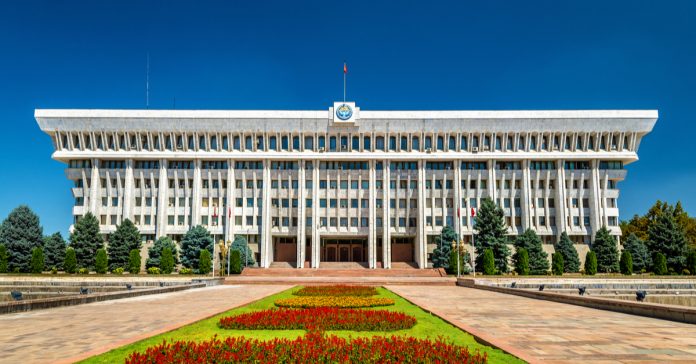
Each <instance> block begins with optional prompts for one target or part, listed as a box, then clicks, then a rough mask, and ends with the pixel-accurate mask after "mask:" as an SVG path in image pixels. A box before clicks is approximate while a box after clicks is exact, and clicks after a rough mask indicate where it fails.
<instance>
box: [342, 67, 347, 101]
mask: <svg viewBox="0 0 696 364" xmlns="http://www.w3.org/2000/svg"><path fill="white" fill-rule="evenodd" d="M346 73H348V71H347V70H346V62H343V102H346Z"/></svg>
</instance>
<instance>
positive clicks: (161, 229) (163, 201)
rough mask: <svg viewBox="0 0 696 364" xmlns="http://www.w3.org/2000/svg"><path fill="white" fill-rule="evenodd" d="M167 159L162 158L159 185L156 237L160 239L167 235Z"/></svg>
mask: <svg viewBox="0 0 696 364" xmlns="http://www.w3.org/2000/svg"><path fill="white" fill-rule="evenodd" d="M168 189H169V185H168V183H167V160H166V159H162V160H160V169H159V186H157V205H156V206H157V207H156V208H157V215H156V216H157V228H156V230H155V231H156V237H155V238H157V239H159V238H160V237H162V236H165V235H167V190H168Z"/></svg>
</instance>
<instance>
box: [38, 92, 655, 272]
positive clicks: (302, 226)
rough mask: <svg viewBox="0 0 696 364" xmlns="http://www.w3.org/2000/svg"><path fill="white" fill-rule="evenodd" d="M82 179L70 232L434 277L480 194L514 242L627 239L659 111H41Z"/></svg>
mask: <svg viewBox="0 0 696 364" xmlns="http://www.w3.org/2000/svg"><path fill="white" fill-rule="evenodd" d="M35 117H36V120H37V122H38V124H39V126H40V128H41V130H43V131H44V132H45V133H47V134H48V135H50V136H51V139H52V141H53V144H54V147H55V152H54V153H53V158H54V159H56V160H58V161H61V162H64V163H66V165H67V169H66V174H67V177H68V178H69V179H70V180H71V181H73V183H74V187H73V188H72V194H73V196H74V198H75V204H74V207H73V209H72V213H73V216H74V220H75V221H77V220H78V219H79V218H80V217H81V216H83V215H84V214H85V213H87V212H92V213H93V214H94V215H95V216H96V217H97V218H98V219H99V221H100V224H101V225H100V228H101V231H102V233H104V234H109V233H110V232H113V231H114V230H115V228H116V225H117V224H120V222H121V221H123V220H124V219H126V218H128V219H130V220H131V221H133V222H134V223H135V225H136V226H137V227H138V228H139V229H140V232H141V234H142V235H143V237H144V240H148V241H150V240H155V239H156V238H158V237H161V236H164V235H167V236H170V237H172V238H173V239H174V240H175V241H180V240H181V237H182V236H183V235H184V234H185V233H186V232H187V231H188V230H189V229H190V228H191V227H192V226H196V225H204V226H205V227H206V228H207V229H208V230H209V231H210V232H211V234H213V235H214V237H215V239H216V241H219V240H224V241H231V240H232V239H233V238H234V236H236V235H244V236H246V237H247V239H248V241H249V243H250V246H251V247H252V249H253V250H254V252H255V254H256V256H257V258H258V259H257V261H258V262H259V264H260V266H261V267H269V266H270V265H271V264H272V263H273V262H289V263H290V264H292V265H293V266H297V267H298V268H303V267H304V268H307V267H312V268H316V267H319V266H321V264H322V262H361V263H364V264H365V265H366V266H368V267H370V268H390V267H392V266H394V265H398V264H397V263H402V262H403V263H410V264H415V265H417V266H418V267H421V268H423V267H427V266H428V265H429V264H430V263H429V259H430V258H429V255H430V253H431V252H432V250H433V249H434V247H435V245H434V238H435V237H436V236H437V235H438V234H439V233H440V231H441V230H442V228H443V227H444V226H446V225H449V226H452V227H453V228H454V229H455V230H456V231H457V232H458V233H459V234H460V236H461V237H462V239H463V240H464V242H465V243H469V242H470V239H471V236H472V233H473V230H472V223H473V218H472V216H471V215H472V208H474V209H475V208H477V206H478V205H479V204H480V201H481V200H482V199H483V198H485V197H490V198H491V199H493V200H494V201H495V202H496V203H497V204H498V205H499V206H500V207H502V208H503V210H504V213H505V220H506V224H507V226H508V232H509V233H510V234H511V235H516V234H520V233H522V232H523V231H524V230H525V229H528V228H530V229H533V230H535V231H536V232H537V234H539V235H540V236H541V237H542V239H543V241H544V243H545V249H547V250H549V249H550V250H552V248H551V247H552V244H553V243H554V242H556V241H557V239H558V237H559V236H560V234H561V233H562V232H564V231H565V232H567V233H568V235H569V236H570V237H571V239H572V240H573V242H574V243H575V244H576V248H577V249H578V251H579V252H580V253H581V256H584V254H583V251H584V250H587V248H588V244H589V243H590V241H591V239H592V238H593V235H594V233H595V232H596V231H597V230H598V229H599V228H601V227H602V226H606V227H608V228H609V230H610V231H611V232H612V234H614V235H616V236H619V235H620V229H619V209H618V203H617V201H618V197H619V189H618V185H619V183H620V182H621V181H623V180H624V178H625V176H626V170H625V169H624V167H625V166H626V165H627V164H629V163H632V162H635V161H636V160H638V155H637V151H638V147H639V145H640V142H641V140H642V138H643V137H644V136H645V135H646V134H648V133H649V132H650V131H651V130H652V128H653V126H654V124H655V122H656V121H657V111H655V110H606V111H599V110H596V111H595V110H592V111H587V110H585V111H579V110H578V111H366V110H360V109H359V108H358V107H356V106H355V104H354V103H342V102H339V103H335V104H334V107H331V108H329V109H328V110H323V111H254V110H236V111H222V110H207V111H206V110H196V111H193V110H67V109H66V110H36V112H35Z"/></svg>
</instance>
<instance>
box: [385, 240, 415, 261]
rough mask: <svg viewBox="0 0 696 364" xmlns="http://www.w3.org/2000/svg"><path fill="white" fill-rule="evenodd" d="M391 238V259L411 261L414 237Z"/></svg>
mask: <svg viewBox="0 0 696 364" xmlns="http://www.w3.org/2000/svg"><path fill="white" fill-rule="evenodd" d="M391 240H392V241H391V244H392V245H391V261H392V262H413V248H414V245H413V240H414V238H392V239H391Z"/></svg>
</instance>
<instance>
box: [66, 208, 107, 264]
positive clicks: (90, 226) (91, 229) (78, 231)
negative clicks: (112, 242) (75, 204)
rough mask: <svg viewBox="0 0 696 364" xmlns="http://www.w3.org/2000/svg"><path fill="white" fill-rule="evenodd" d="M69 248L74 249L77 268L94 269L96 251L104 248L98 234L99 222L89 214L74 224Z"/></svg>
mask: <svg viewBox="0 0 696 364" xmlns="http://www.w3.org/2000/svg"><path fill="white" fill-rule="evenodd" d="M70 247H71V248H73V249H75V258H76V259H77V266H78V267H80V268H87V269H94V262H95V258H96V256H97V250H99V249H102V248H103V247H104V239H103V238H102V236H101V234H100V233H99V221H98V220H97V218H96V217H94V215H92V213H91V212H88V213H86V214H85V216H83V217H82V218H80V219H79V220H78V221H77V223H75V226H74V229H73V232H72V233H71V234H70Z"/></svg>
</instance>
